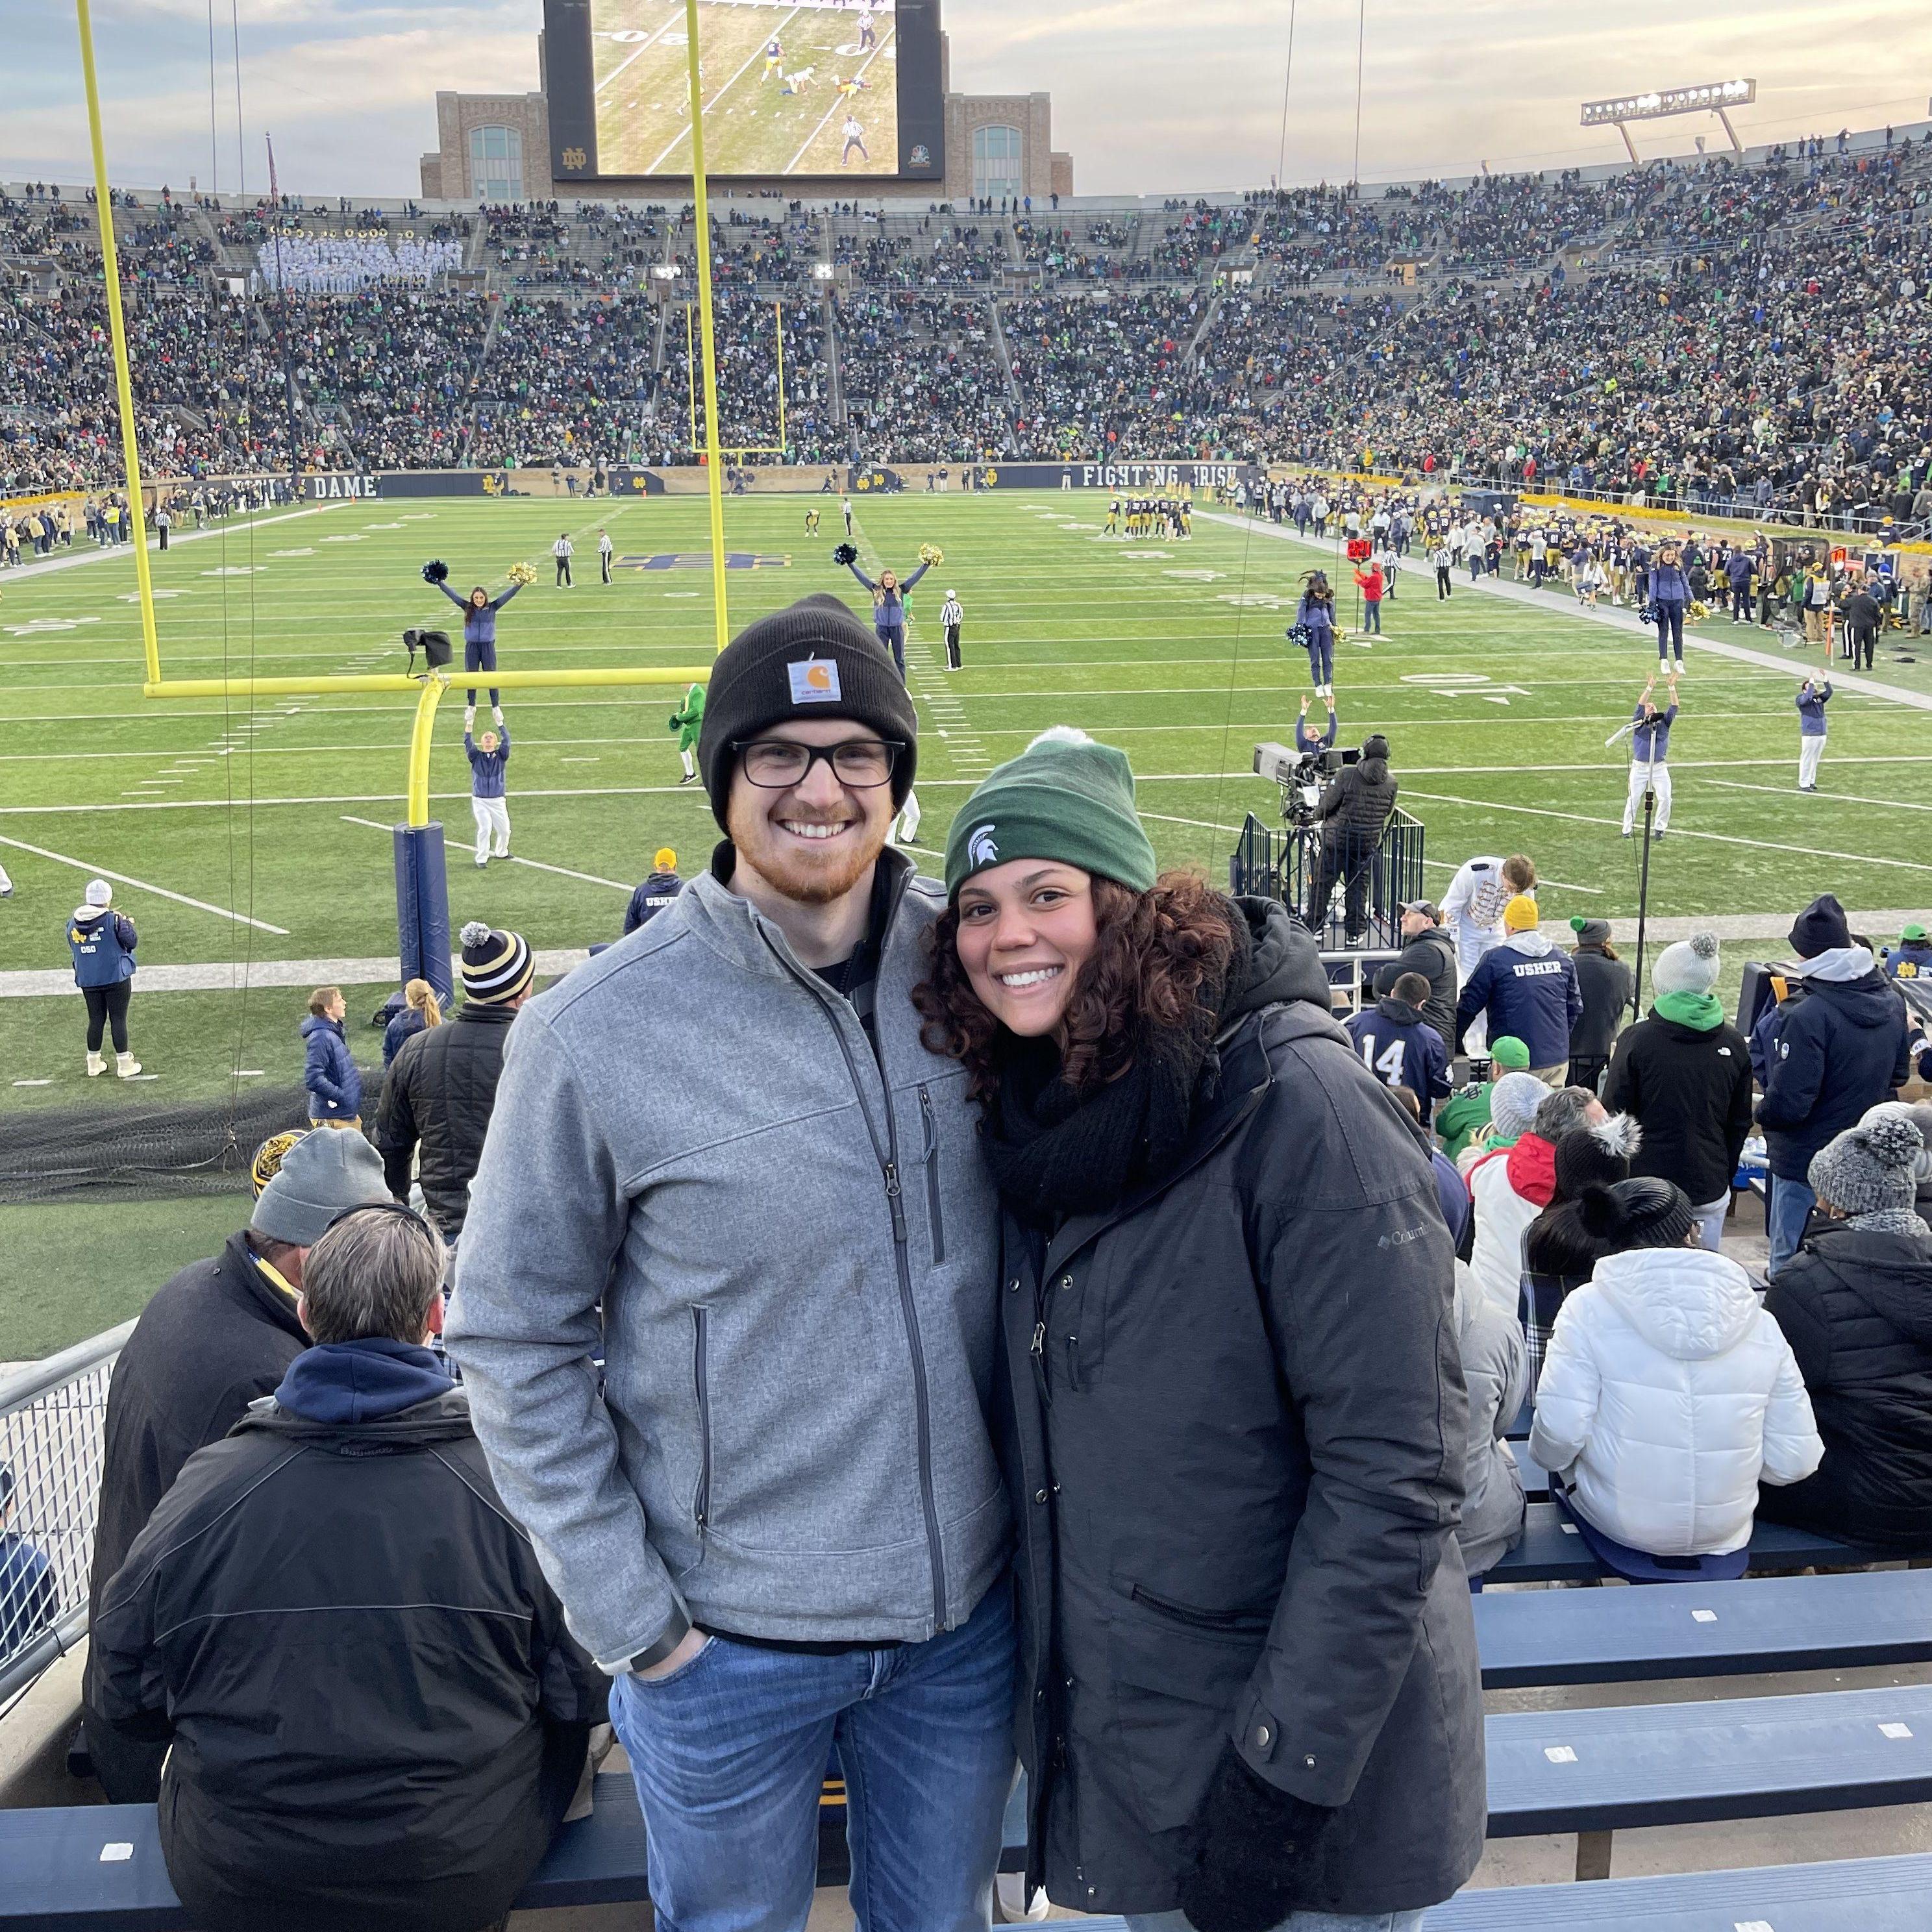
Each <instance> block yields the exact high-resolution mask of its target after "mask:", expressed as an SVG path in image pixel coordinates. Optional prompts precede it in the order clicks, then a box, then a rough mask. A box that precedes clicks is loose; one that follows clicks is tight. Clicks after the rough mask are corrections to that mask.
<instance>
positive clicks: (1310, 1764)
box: [1301, 1757, 1315, 1771]
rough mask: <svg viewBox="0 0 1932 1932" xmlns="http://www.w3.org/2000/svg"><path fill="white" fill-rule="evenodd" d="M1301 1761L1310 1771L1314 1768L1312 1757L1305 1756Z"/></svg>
mask: <svg viewBox="0 0 1932 1932" xmlns="http://www.w3.org/2000/svg"><path fill="white" fill-rule="evenodd" d="M1301 1761H1302V1763H1304V1764H1305V1765H1306V1766H1307V1767H1308V1769H1310V1771H1313V1769H1315V1760H1313V1758H1312V1757H1305V1758H1304V1759H1303V1760H1301Z"/></svg>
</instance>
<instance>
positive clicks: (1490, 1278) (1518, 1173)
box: [1469, 1074, 1604, 1315]
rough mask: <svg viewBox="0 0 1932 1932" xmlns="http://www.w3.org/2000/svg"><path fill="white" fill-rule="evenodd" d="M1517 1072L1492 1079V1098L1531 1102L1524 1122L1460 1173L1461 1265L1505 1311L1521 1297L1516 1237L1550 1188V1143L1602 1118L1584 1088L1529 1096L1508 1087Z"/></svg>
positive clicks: (1506, 1104)
mask: <svg viewBox="0 0 1932 1932" xmlns="http://www.w3.org/2000/svg"><path fill="white" fill-rule="evenodd" d="M1517 1077H1518V1076H1516V1075H1514V1074H1512V1075H1511V1076H1508V1078H1507V1079H1504V1080H1503V1081H1502V1082H1499V1083H1498V1085H1497V1089H1496V1102H1495V1103H1493V1104H1494V1105H1495V1106H1496V1107H1497V1108H1498V1109H1510V1110H1511V1111H1512V1112H1513V1111H1514V1109H1515V1108H1516V1107H1517V1106H1525V1107H1528V1106H1531V1105H1532V1102H1533V1103H1534V1111H1533V1112H1532V1113H1531V1115H1530V1124H1529V1126H1528V1127H1526V1129H1525V1130H1523V1133H1520V1134H1519V1135H1518V1136H1517V1138H1516V1139H1515V1140H1514V1142H1512V1143H1511V1145H1510V1146H1509V1147H1508V1148H1507V1149H1502V1148H1499V1149H1496V1150H1494V1151H1492V1152H1491V1153H1490V1154H1487V1155H1486V1156H1485V1157H1483V1158H1482V1159H1481V1160H1478V1162H1477V1163H1476V1164H1475V1166H1473V1167H1472V1168H1471V1169H1469V1198H1470V1199H1471V1200H1472V1201H1473V1202H1475V1205H1476V1234H1475V1241H1474V1243H1473V1244H1472V1246H1471V1248H1470V1251H1469V1265H1470V1266H1471V1267H1472V1268H1474V1269H1475V1272H1476V1279H1477V1280H1478V1283H1481V1286H1482V1289H1483V1292H1484V1294H1485V1295H1488V1296H1489V1297H1490V1298H1491V1299H1492V1300H1493V1301H1495V1302H1496V1304H1497V1306H1498V1307H1502V1308H1505V1309H1507V1310H1508V1311H1509V1312H1510V1313H1511V1314H1512V1315H1514V1313H1516V1312H1517V1307H1518V1305H1519V1304H1520V1301H1521V1298H1522V1292H1523V1236H1524V1235H1526V1233H1528V1232H1529V1224H1530V1223H1532V1221H1534V1220H1535V1219H1536V1217H1537V1215H1538V1213H1539V1212H1540V1211H1541V1210H1542V1209H1544V1208H1547V1207H1548V1206H1549V1205H1550V1196H1552V1195H1553V1194H1554V1193H1556V1143H1557V1142H1558V1141H1559V1140H1560V1139H1562V1137H1563V1136H1564V1135H1565V1134H1566V1133H1568V1132H1569V1130H1571V1128H1572V1127H1591V1126H1594V1125H1595V1124H1596V1123H1597V1122H1598V1121H1601V1120H1602V1119H1603V1118H1604V1109H1603V1103H1601V1101H1600V1100H1598V1098H1597V1097H1596V1095H1595V1094H1592V1093H1591V1092H1590V1091H1589V1090H1588V1089H1587V1088H1582V1087H1559V1088H1557V1090H1556V1091H1555V1092H1554V1093H1552V1092H1550V1091H1549V1090H1548V1089H1547V1088H1545V1089H1544V1091H1543V1092H1542V1094H1541V1095H1532V1094H1531V1093H1530V1092H1529V1090H1528V1089H1527V1088H1525V1089H1521V1090H1518V1089H1517V1088H1516V1087H1515V1085H1514V1082H1515V1081H1516V1079H1517ZM1524 1077H1526V1078H1528V1079H1532V1080H1533V1079H1535V1076H1534V1075H1533V1074H1532V1075H1529V1076H1524ZM1538 1085H1539V1086H1540V1085H1541V1082H1538ZM1505 1090H1508V1091H1505ZM1519 1093H1520V1098H1519Z"/></svg>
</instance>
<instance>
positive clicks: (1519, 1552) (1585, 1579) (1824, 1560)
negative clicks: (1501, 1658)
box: [1484, 1502, 1901, 1583]
mask: <svg viewBox="0 0 1932 1932" xmlns="http://www.w3.org/2000/svg"><path fill="white" fill-rule="evenodd" d="M1900 1554H1901V1553H1900V1551H1898V1550H1875V1549H1869V1548H1866V1547H1863V1546H1861V1545H1858V1544H1849V1543H1841V1542H1839V1541H1837V1540H1836V1539H1835V1538H1832V1537H1829V1536H1821V1535H1818V1534H1817V1532H1815V1531H1813V1530H1807V1529H1792V1528H1790V1526H1788V1525H1786V1524H1784V1523H1764V1522H1760V1523H1758V1525H1757V1527H1756V1528H1755V1529H1753V1531H1752V1532H1751V1568H1752V1570H1753V1571H1754V1572H1757V1573H1759V1574H1777V1573H1779V1572H1785V1573H1789V1572H1790V1571H1793V1570H1810V1569H1840V1570H1849V1569H1855V1568H1857V1567H1858V1565H1861V1564H1864V1563H1885V1562H1897V1560H1898V1559H1899V1557H1900ZM1484 1574H1485V1580H1486V1581H1487V1582H1489V1583H1590V1582H1592V1581H1595V1580H1601V1579H1602V1578H1603V1577H1605V1576H1606V1575H1607V1574H1609V1573H1608V1572H1607V1571H1606V1570H1605V1569H1604V1566H1603V1565H1601V1563H1599V1562H1598V1561H1597V1559H1595V1557H1594V1556H1592V1555H1591V1553H1590V1552H1589V1550H1588V1549H1587V1548H1586V1547H1585V1546H1584V1543H1583V1538H1581V1537H1580V1536H1579V1535H1577V1531H1576V1528H1575V1526H1574V1525H1573V1524H1569V1523H1565V1522H1564V1521H1563V1520H1562V1514H1561V1513H1560V1512H1559V1510H1558V1509H1557V1507H1556V1505H1555V1504H1554V1503H1548V1502H1533V1503H1532V1504H1531V1505H1530V1506H1529V1509H1528V1510H1527V1511H1526V1512H1525V1514H1524V1518H1523V1541H1521V1542H1520V1543H1519V1544H1517V1547H1515V1548H1514V1550H1511V1552H1510V1553H1509V1554H1508V1556H1502V1557H1499V1558H1498V1559H1497V1560H1496V1562H1495V1563H1494V1564H1493V1565H1491V1566H1490V1568H1489V1570H1488V1571H1487V1572H1485V1573H1484Z"/></svg>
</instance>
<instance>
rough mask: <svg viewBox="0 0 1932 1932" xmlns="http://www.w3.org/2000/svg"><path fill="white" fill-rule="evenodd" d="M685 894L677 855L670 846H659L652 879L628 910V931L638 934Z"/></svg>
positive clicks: (653, 862)
mask: <svg viewBox="0 0 1932 1932" xmlns="http://www.w3.org/2000/svg"><path fill="white" fill-rule="evenodd" d="M683 890H684V881H683V880H682V879H681V878H679V877H678V875H677V854H676V853H675V852H673V850H671V849H670V847H669V846H668V845H661V846H659V847H658V850H657V853H656V854H655V856H654V857H653V858H652V860H651V875H650V877H649V878H647V879H646V880H645V881H644V882H643V884H642V885H640V886H638V888H637V890H636V891H635V892H633V893H632V894H631V902H630V904H628V905H627V906H626V907H625V908H624V930H625V932H636V931H637V928H638V927H639V926H643V925H645V924H646V923H647V922H649V920H650V919H652V918H654V917H655V916H656V915H657V914H658V913H661V912H662V911H663V910H664V908H665V907H667V905H669V904H670V902H671V901H672V900H673V899H674V898H676V897H677V895H678V894H679V892H682V891H683Z"/></svg>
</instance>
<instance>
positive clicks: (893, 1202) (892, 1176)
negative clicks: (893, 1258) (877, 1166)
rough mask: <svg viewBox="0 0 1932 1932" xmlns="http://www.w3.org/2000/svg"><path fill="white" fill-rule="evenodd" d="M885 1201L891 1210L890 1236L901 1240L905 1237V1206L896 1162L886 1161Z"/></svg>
mask: <svg viewBox="0 0 1932 1932" xmlns="http://www.w3.org/2000/svg"><path fill="white" fill-rule="evenodd" d="M886 1203H887V1205H889V1207H890V1208H891V1209H892V1238H893V1240H894V1241H904V1239H905V1238H906V1218H905V1208H904V1204H903V1201H902V1199H901V1190H900V1187H899V1170H898V1163H896V1162H895V1161H887V1162H886Z"/></svg>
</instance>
